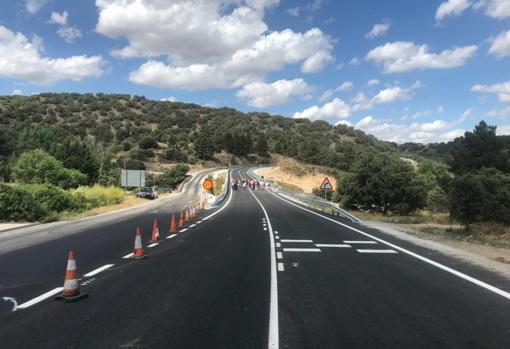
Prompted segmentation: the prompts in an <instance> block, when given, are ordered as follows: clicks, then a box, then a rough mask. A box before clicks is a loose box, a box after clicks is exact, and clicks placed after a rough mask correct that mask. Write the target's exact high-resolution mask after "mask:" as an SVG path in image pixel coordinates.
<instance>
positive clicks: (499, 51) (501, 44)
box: [489, 30, 510, 58]
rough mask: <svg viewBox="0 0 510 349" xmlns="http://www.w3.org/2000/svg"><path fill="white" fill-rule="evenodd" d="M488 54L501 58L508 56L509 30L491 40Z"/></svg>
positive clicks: (509, 51) (509, 45)
mask: <svg viewBox="0 0 510 349" xmlns="http://www.w3.org/2000/svg"><path fill="white" fill-rule="evenodd" d="M489 53H491V54H493V55H495V56H497V57H499V58H502V57H506V56H510V30H508V31H506V32H501V33H499V35H498V36H497V37H496V38H495V39H493V40H492V44H491V47H490V49H489Z"/></svg>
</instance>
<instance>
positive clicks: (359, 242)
mask: <svg viewBox="0 0 510 349" xmlns="http://www.w3.org/2000/svg"><path fill="white" fill-rule="evenodd" d="M344 243H346V244H366V245H372V244H376V243H377V242H376V241H367V240H363V241H350V240H344Z"/></svg>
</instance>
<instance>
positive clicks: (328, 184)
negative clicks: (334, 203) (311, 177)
mask: <svg viewBox="0 0 510 349" xmlns="http://www.w3.org/2000/svg"><path fill="white" fill-rule="evenodd" d="M320 189H321V190H331V189H333V186H332V185H331V182H330V181H329V178H328V177H326V178H324V180H323V181H322V184H321V186H320Z"/></svg>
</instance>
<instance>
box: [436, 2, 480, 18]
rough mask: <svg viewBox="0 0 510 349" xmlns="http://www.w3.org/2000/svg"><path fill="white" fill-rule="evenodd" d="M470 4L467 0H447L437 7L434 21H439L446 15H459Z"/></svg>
mask: <svg viewBox="0 0 510 349" xmlns="http://www.w3.org/2000/svg"><path fill="white" fill-rule="evenodd" d="M471 5H472V4H471V2H470V1H469V0H447V1H445V2H443V3H442V4H441V5H439V7H438V8H437V11H436V21H438V22H440V21H441V20H442V19H443V18H444V17H447V16H459V15H461V14H462V12H464V11H465V10H466V9H468V8H469V7H470V6H471Z"/></svg>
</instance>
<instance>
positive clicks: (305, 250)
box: [283, 248, 322, 252]
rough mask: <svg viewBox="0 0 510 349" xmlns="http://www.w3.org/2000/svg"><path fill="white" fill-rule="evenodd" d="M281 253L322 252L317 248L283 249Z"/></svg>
mask: <svg viewBox="0 0 510 349" xmlns="http://www.w3.org/2000/svg"><path fill="white" fill-rule="evenodd" d="M283 252H322V251H321V250H320V249H318V248H284V249H283Z"/></svg>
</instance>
